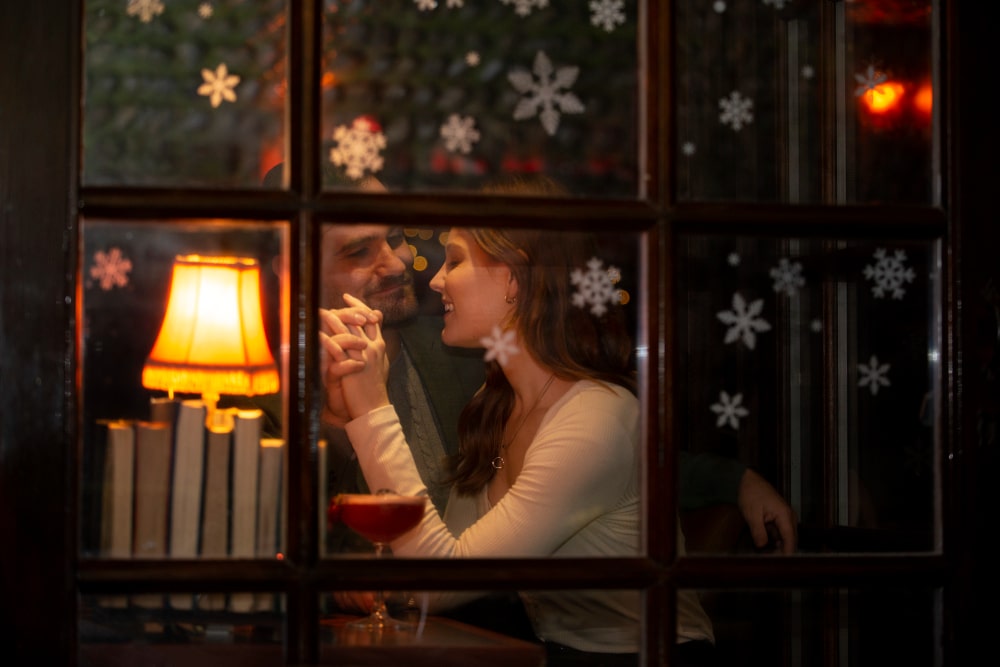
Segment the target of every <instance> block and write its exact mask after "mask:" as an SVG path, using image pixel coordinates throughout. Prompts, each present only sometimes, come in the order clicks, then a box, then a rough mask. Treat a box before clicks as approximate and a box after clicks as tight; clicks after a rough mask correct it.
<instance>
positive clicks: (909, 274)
mask: <svg viewBox="0 0 1000 667" xmlns="http://www.w3.org/2000/svg"><path fill="white" fill-rule="evenodd" d="M875 259H876V260H877V261H876V262H875V266H872V265H871V264H869V265H867V266H865V278H866V279H867V280H874V281H875V284H874V285H873V286H872V294H874V295H875V298H877V299H881V298H882V297H884V296H885V294H886V292H892V298H893V299H896V300H899V299H902V298H903V296H904V295H905V294H906V290H905V289H903V284H904V283H912V282H913V279H914V278H915V277H916V274H915V273H914V272H913V269H911V268H905V262H906V253H905V252H903V251H902V250H897V251H896V253H895V254H894V255H893V256H892V257H889V256H888V255H887V254H886V252H885V249H884V248H879V249H878V250H876V251H875Z"/></svg>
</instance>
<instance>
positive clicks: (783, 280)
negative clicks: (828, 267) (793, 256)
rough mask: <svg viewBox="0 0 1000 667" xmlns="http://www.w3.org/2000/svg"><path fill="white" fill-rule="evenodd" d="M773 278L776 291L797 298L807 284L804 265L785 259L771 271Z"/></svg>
mask: <svg viewBox="0 0 1000 667" xmlns="http://www.w3.org/2000/svg"><path fill="white" fill-rule="evenodd" d="M771 277H772V278H774V285H773V287H774V291H775V292H778V293H781V292H784V293H785V294H786V295H788V296H795V293H796V292H797V291H798V289H799V288H800V287H802V286H803V285H805V284H806V280H805V278H803V277H802V264H801V263H799V262H794V263H792V262H789V261H788V259H787V258H785V257H782V258H781V259H780V260H779V261H778V266H776V267H774V268H773V269H771Z"/></svg>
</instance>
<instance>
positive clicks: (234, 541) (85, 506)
mask: <svg viewBox="0 0 1000 667" xmlns="http://www.w3.org/2000/svg"><path fill="white" fill-rule="evenodd" d="M199 223H200V224H199ZM286 232H287V229H286V226H285V225H283V224H277V223H266V224H251V223H243V222H240V221H228V222H225V223H223V222H220V221H208V220H200V221H191V222H189V223H184V222H181V221H164V222H149V223H144V224H140V223H130V222H125V221H116V222H111V221H101V220H85V221H84V223H83V257H82V258H81V267H82V272H83V275H82V277H81V280H80V286H81V287H80V290H81V295H82V299H81V302H82V306H81V307H82V311H81V312H82V313H83V340H82V342H81V346H80V349H81V350H82V351H83V363H82V368H83V441H84V449H83V451H84V457H83V468H82V471H83V479H82V485H81V489H82V499H81V500H82V514H81V526H82V545H81V546H82V553H83V554H85V555H88V556H99V557H112V558H132V557H135V558H166V557H179V558H180V557H183V558H192V557H198V556H201V557H205V558H227V557H244V558H255V557H256V558H275V557H280V552H281V550H282V549H283V544H284V533H285V530H286V528H285V522H284V521H283V520H282V516H283V514H284V507H285V502H284V497H285V493H286V487H287V484H286V480H285V477H286V476H287V474H288V471H287V447H286V446H285V440H284V439H283V435H282V432H281V429H280V424H281V404H282V402H281V393H280V392H281V387H282V386H284V383H283V382H282V376H283V372H284V371H283V368H282V365H283V364H282V362H283V355H282V354H281V350H283V349H287V347H286V344H285V343H284V342H283V341H285V340H286V339H287V333H286V330H287V321H285V320H284V319H283V315H282V313H284V312H287V307H285V306H287V296H286V295H285V294H284V290H285V289H286V287H285V285H287V281H286V280H285V279H284V278H283V275H282V273H281V271H282V266H283V264H284V261H283V257H284V253H285V252H286V250H285V245H286ZM237 406H239V407H241V408H246V409H242V410H237V409H236V407H237ZM276 425H277V426H276Z"/></svg>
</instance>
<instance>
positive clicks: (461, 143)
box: [441, 113, 479, 153]
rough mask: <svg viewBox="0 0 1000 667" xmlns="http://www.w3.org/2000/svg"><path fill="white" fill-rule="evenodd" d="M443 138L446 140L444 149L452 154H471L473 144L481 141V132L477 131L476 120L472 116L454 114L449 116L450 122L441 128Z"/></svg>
mask: <svg viewBox="0 0 1000 667" xmlns="http://www.w3.org/2000/svg"><path fill="white" fill-rule="evenodd" d="M441 138H442V139H444V147H445V150H447V151H448V152H450V153H469V152H470V151H471V150H472V144H474V143H476V142H477V141H479V130H477V129H476V120H475V119H474V118H473V117H472V116H465V117H464V118H463V117H462V116H459V115H458V114H457V113H453V114H451V115H450V116H448V121H447V122H446V123H445V124H444V125H442V126H441Z"/></svg>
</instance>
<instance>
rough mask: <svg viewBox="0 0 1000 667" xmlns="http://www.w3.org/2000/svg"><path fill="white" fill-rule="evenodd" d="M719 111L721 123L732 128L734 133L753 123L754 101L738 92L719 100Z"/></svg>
mask: <svg viewBox="0 0 1000 667" xmlns="http://www.w3.org/2000/svg"><path fill="white" fill-rule="evenodd" d="M719 110H720V112H721V113H719V122H720V123H722V124H723V125H729V126H730V127H732V128H733V131H734V132H739V131H740V130H741V129H742V128H743V126H744V125H749V124H750V123H752V122H753V113H752V112H753V100H751V99H750V98H749V97H743V96H742V95H740V93H739V91H738V90H734V91H733V92H731V93H729V97H723V98H722V99H720V100H719Z"/></svg>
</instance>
